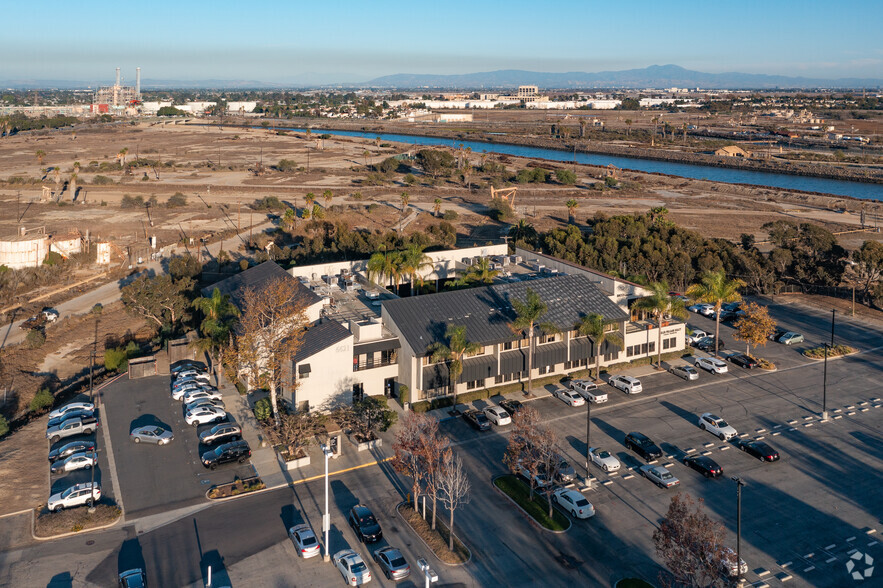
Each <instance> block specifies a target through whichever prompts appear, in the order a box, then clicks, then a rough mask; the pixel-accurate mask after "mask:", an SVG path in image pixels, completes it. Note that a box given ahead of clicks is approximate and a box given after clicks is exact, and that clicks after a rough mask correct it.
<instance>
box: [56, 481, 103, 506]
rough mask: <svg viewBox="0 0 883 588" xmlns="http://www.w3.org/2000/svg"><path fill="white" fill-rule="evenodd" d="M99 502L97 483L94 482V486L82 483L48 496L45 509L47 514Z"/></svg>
mask: <svg viewBox="0 0 883 588" xmlns="http://www.w3.org/2000/svg"><path fill="white" fill-rule="evenodd" d="M99 500H101V486H99V484H98V482H95V483H94V485H93V483H92V482H83V483H82V484H74V485H73V486H71V487H69V488H67V489H66V490H62V491H61V492H58V493H57V494H53V495H52V496H50V497H49V501H48V502H47V503H46V508H48V509H49V512H56V511H59V510H63V509H65V508H72V507H74V506H82V505H84V504H87V505H89V506H92V505H93V504H94V503H96V502H98V501H99Z"/></svg>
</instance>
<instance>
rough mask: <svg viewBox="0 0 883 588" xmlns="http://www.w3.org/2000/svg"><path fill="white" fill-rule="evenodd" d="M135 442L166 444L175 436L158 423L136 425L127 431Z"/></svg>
mask: <svg viewBox="0 0 883 588" xmlns="http://www.w3.org/2000/svg"><path fill="white" fill-rule="evenodd" d="M129 436H130V437H131V438H132V441H134V442H135V443H154V444H156V445H168V444H169V443H171V442H172V439H174V438H175V436H174V435H173V434H172V432H171V431H170V430H168V429H164V428H163V427H160V426H158V425H145V426H143V427H136V428H134V429H132V432H131V433H129Z"/></svg>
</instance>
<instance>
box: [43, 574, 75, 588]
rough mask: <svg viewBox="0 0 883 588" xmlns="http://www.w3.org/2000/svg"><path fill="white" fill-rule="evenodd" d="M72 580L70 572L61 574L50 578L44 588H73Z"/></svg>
mask: <svg viewBox="0 0 883 588" xmlns="http://www.w3.org/2000/svg"><path fill="white" fill-rule="evenodd" d="M73 585H74V579H73V576H71V573H70V572H61V573H58V574H55V575H54V576H52V578H51V579H50V580H49V583H48V584H46V588H73Z"/></svg>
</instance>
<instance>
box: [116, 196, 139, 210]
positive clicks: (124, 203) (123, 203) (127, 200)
mask: <svg viewBox="0 0 883 588" xmlns="http://www.w3.org/2000/svg"><path fill="white" fill-rule="evenodd" d="M139 206H144V197H142V196H141V195H140V194H139V195H138V196H134V197H132V196H129V195H128V194H125V195H124V196H123V199H122V200H120V208H138V207H139Z"/></svg>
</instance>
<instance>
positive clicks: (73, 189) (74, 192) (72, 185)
mask: <svg viewBox="0 0 883 588" xmlns="http://www.w3.org/2000/svg"><path fill="white" fill-rule="evenodd" d="M77 177H79V176H78V175H77V174H71V181H70V191H71V200H74V199H75V198H76V197H77Z"/></svg>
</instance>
